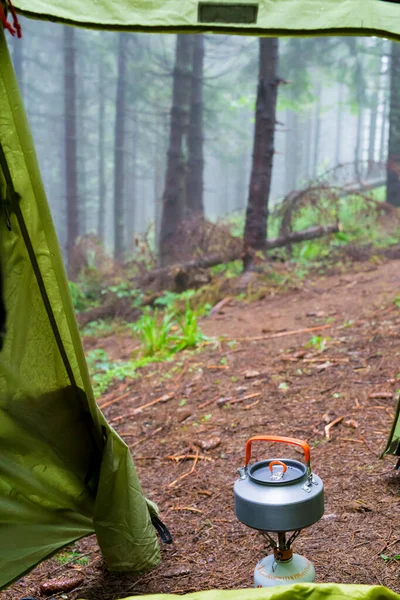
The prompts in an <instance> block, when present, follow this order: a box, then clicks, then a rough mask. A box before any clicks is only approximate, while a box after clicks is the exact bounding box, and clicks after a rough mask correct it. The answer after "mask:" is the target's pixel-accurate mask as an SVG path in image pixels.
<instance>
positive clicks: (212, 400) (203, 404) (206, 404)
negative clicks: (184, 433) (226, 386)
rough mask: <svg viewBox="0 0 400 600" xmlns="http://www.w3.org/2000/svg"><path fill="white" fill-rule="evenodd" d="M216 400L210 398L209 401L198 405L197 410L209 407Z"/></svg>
mask: <svg viewBox="0 0 400 600" xmlns="http://www.w3.org/2000/svg"><path fill="white" fill-rule="evenodd" d="M218 398H219V396H218ZM218 398H211V400H206V401H205V402H203V403H202V404H199V408H205V407H206V406H209V405H210V404H212V403H213V402H215V401H216V400H218Z"/></svg>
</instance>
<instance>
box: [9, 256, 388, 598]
mask: <svg viewBox="0 0 400 600" xmlns="http://www.w3.org/2000/svg"><path fill="white" fill-rule="evenodd" d="M399 266H400V262H399V261H389V262H385V263H383V264H380V265H373V264H370V263H367V264H362V265H358V266H357V268H355V269H354V270H353V271H352V272H348V273H346V274H345V275H333V276H330V277H319V278H316V279H313V280H309V281H308V282H307V283H306V284H305V285H304V287H303V288H302V289H300V290H297V291H290V292H288V293H283V294H280V295H275V296H274V297H267V298H264V299H263V300H262V301H258V302H255V303H252V304H246V303H243V302H242V303H239V302H234V301H232V303H230V304H227V305H225V306H224V307H223V309H222V310H221V311H220V313H218V314H214V315H213V316H210V317H208V318H206V319H204V320H203V321H202V323H201V326H202V329H203V331H204V332H205V333H207V334H208V335H210V336H213V337H218V336H225V338H224V341H220V342H219V343H217V344H208V345H207V346H206V347H205V348H204V349H202V351H201V352H186V353H183V354H181V355H179V357H177V358H176V361H175V362H174V363H164V364H161V365H156V366H150V367H148V368H146V369H144V370H143V375H142V377H141V378H140V379H138V380H136V381H134V382H131V383H128V384H127V383H126V382H125V383H120V384H118V385H117V386H116V387H115V389H114V390H112V393H111V394H108V396H107V397H105V398H102V399H101V400H100V401H99V404H102V403H104V402H105V401H107V400H110V399H115V398H117V397H118V396H119V395H123V394H125V393H126V392H130V393H128V394H127V395H126V396H125V398H124V399H122V400H121V401H119V402H115V403H113V404H111V405H109V406H108V407H107V408H105V409H104V412H105V415H106V416H107V418H108V419H109V420H110V421H111V423H113V424H114V426H115V428H116V429H117V430H118V432H119V433H120V434H121V436H122V437H123V438H124V439H125V440H126V442H127V444H128V445H130V447H131V451H132V454H133V457H134V459H135V464H136V467H137V470H138V473H139V476H140V479H141V482H142V486H143V488H144V490H145V493H146V494H147V496H148V497H149V498H150V499H152V500H154V501H155V502H156V503H157V504H158V506H159V508H160V511H161V515H160V516H161V518H162V520H163V521H164V522H165V524H166V525H167V526H168V527H169V529H170V530H171V532H172V535H173V538H174V543H173V545H171V546H165V545H164V546H163V547H162V558H163V560H162V563H161V565H160V566H159V567H158V568H157V569H155V570H154V571H153V572H151V573H149V574H146V575H144V576H142V577H134V576H131V575H124V576H115V575H110V574H108V573H107V572H106V571H105V570H104V568H103V565H102V561H101V557H100V554H99V551H98V548H97V545H96V541H95V538H94V537H93V538H89V539H86V540H82V541H81V542H78V543H77V544H76V545H75V549H77V550H79V551H81V552H82V553H85V554H86V553H89V554H88V560H89V564H88V565H86V566H81V567H77V566H76V565H75V566H74V565H71V564H70V565H66V566H65V567H61V570H59V571H58V573H57V575H64V574H68V573H70V572H71V571H76V569H77V568H78V569H79V570H81V571H82V572H83V573H84V574H85V576H86V580H85V583H84V584H83V585H82V586H81V588H79V590H75V591H74V592H71V593H69V594H64V595H63V596H62V598H63V599H65V598H71V599H74V598H85V599H87V600H95V599H96V600H97V599H99V598H100V599H104V600H106V599H107V600H108V599H110V600H111V599H113V598H124V597H126V596H129V595H136V594H150V593H160V592H174V593H185V592H191V591H199V590H206V589H212V588H220V589H229V588H239V587H250V586H252V574H253V569H254V566H255V564H256V562H257V561H258V560H259V559H260V558H261V557H262V556H264V555H265V553H266V549H265V547H264V542H263V539H262V538H261V535H260V534H259V533H257V532H255V531H252V530H250V529H249V528H247V527H245V526H244V525H242V524H241V523H239V522H238V520H237V519H236V517H235V514H234V512H233V484H234V481H235V479H236V477H237V474H236V469H237V468H238V467H240V466H242V465H243V459H244V447H245V443H246V440H247V439H248V438H249V437H251V436H253V435H255V434H279V435H285V436H293V437H298V438H302V439H304V440H307V441H308V443H309V444H310V446H311V449H312V450H311V461H312V467H313V470H314V471H315V472H316V473H317V474H318V475H319V476H320V477H321V478H322V479H323V481H324V484H325V489H326V498H325V501H326V506H325V515H324V517H323V518H322V519H321V520H320V521H319V522H318V523H316V524H315V525H313V526H311V527H310V528H308V529H306V530H305V531H303V532H302V534H301V535H300V537H299V538H298V540H297V541H296V542H295V551H297V552H298V553H302V554H305V555H306V556H307V557H308V558H309V559H310V560H312V561H313V563H314V565H315V568H316V580H317V581H318V582H342V583H362V584H382V585H385V586H387V587H389V588H391V589H392V590H395V591H397V592H399V593H400V562H397V561H396V560H386V561H385V560H384V559H383V558H382V557H381V556H380V555H382V554H383V555H385V556H388V557H392V556H394V555H396V554H400V529H399V523H400V499H399V498H400V497H399V490H400V477H399V474H398V473H396V472H395V470H394V466H395V464H396V458H395V457H393V456H388V457H385V458H384V459H383V460H381V459H380V458H379V456H380V453H381V452H382V450H383V449H384V447H385V444H386V440H387V437H388V434H389V430H390V427H391V425H392V422H393V417H394V411H395V406H396V390H397V389H398V388H400V380H399V379H398V377H399V374H400V308H399V307H397V306H396V305H395V303H394V302H393V299H394V297H395V296H396V294H397V293H398V292H400V268H399ZM323 325H326V326H328V327H326V329H320V330H316V331H315V332H303V333H298V334H293V333H292V332H293V331H294V330H302V329H308V328H313V327H320V326H323ZM277 333H286V335H281V336H277V337H271V336H274V335H275V334H277ZM288 333H289V335H288ZM313 335H314V336H318V337H320V338H323V340H322V341H321V339H320V340H314V344H313V343H311V344H308V345H307V343H309V341H310V339H311V338H312V336H313ZM251 338H256V339H251ZM235 342H236V343H235ZM132 343H133V342H132V338H131V337H130V336H128V335H121V336H119V337H116V336H112V337H108V338H105V339H103V340H101V339H99V340H97V341H96V340H94V339H90V340H87V341H86V346H87V348H93V347H96V346H97V347H103V348H104V349H105V350H106V351H107V352H108V353H109V354H110V355H111V356H112V357H113V358H126V357H127V356H129V353H130V352H131V348H132ZM166 394H169V395H170V396H171V399H170V400H168V401H166V402H158V403H156V404H154V405H153V406H151V407H149V408H147V409H145V410H143V411H142V412H141V414H140V415H139V416H136V417H130V418H129V417H124V415H126V414H127V413H129V412H130V411H131V410H132V409H133V408H135V407H138V406H141V405H143V404H145V403H148V402H151V401H152V400H155V399H158V398H160V397H162V396H164V395H166ZM223 398H225V399H226V401H227V402H228V400H229V399H230V401H231V404H229V403H227V404H225V406H223V400H222V399H223ZM245 398H247V399H245ZM239 399H241V401H239V402H235V401H236V400H239ZM336 418H341V420H340V422H338V423H337V424H336V425H334V426H332V428H331V429H330V439H327V434H326V431H325V427H326V425H327V424H328V423H330V422H332V421H334V420H335V419H336ZM204 442H209V443H210V444H211V445H213V444H217V443H218V442H219V443H218V445H217V446H216V447H214V448H212V449H209V450H204V449H201V448H200V449H199V446H196V443H197V444H200V445H201V444H202V443H203V445H204ZM196 448H197V450H196ZM198 452H199V460H198V462H197V464H196V465H195V469H194V471H193V472H192V473H191V474H189V475H187V476H186V477H184V478H181V479H179V478H180V477H181V476H182V475H183V474H185V473H188V472H189V471H190V470H191V469H192V467H193V465H194V461H193V459H188V460H180V461H179V462H177V461H175V460H173V459H171V458H170V457H171V456H175V457H177V456H182V455H186V454H190V455H194V456H196V454H197V453H198ZM254 454H255V458H258V459H261V458H267V457H269V456H273V455H277V454H278V455H280V456H283V457H296V458H300V455H299V454H297V453H296V451H295V450H294V449H292V448H290V447H286V446H285V447H284V446H282V447H280V448H279V447H277V446H273V445H271V446H267V445H266V444H258V445H255V446H254ZM174 482H176V483H174ZM268 552H269V551H268ZM55 569H60V566H59V563H57V562H56V560H55V559H51V560H49V561H46V562H45V563H43V564H42V565H40V567H38V568H37V569H35V570H34V571H33V572H32V573H31V574H29V575H27V576H26V577H24V578H23V579H21V580H19V581H18V582H17V583H15V584H14V585H13V586H12V587H11V588H10V589H9V590H7V591H6V592H3V594H2V595H1V598H4V599H7V600H9V599H10V600H11V599H12V600H14V599H17V598H21V597H22V596H24V595H30V596H36V597H37V596H38V595H39V594H38V585H39V583H41V582H43V581H46V580H47V579H49V578H51V577H52V575H53V574H54V571H55Z"/></svg>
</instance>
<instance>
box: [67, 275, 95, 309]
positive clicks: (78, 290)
mask: <svg viewBox="0 0 400 600" xmlns="http://www.w3.org/2000/svg"><path fill="white" fill-rule="evenodd" d="M68 286H69V292H70V294H71V298H72V304H73V306H74V309H75V310H76V311H77V312H81V311H84V310H86V309H87V308H89V307H90V306H91V305H92V300H91V299H90V298H88V297H87V295H86V294H85V292H84V291H83V289H82V287H81V286H80V285H79V284H78V283H75V282H74V281H68Z"/></svg>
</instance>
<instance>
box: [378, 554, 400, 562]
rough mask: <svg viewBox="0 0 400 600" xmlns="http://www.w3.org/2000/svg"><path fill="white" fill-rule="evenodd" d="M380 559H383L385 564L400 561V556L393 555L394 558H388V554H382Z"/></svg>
mask: <svg viewBox="0 0 400 600" xmlns="http://www.w3.org/2000/svg"><path fill="white" fill-rule="evenodd" d="M380 557H381V558H383V560H384V561H385V562H389V561H391V560H394V561H396V562H399V561H400V554H393V555H392V556H388V555H387V554H380Z"/></svg>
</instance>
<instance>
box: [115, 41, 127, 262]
mask: <svg viewBox="0 0 400 600" xmlns="http://www.w3.org/2000/svg"><path fill="white" fill-rule="evenodd" d="M118 35H119V40H118V75H117V95H116V100H115V138H114V258H115V259H117V260H119V259H121V258H122V255H123V252H124V248H125V243H124V242H125V239H124V238H125V227H124V223H125V219H124V157H125V152H124V150H125V148H124V144H125V80H126V45H127V40H128V37H127V34H126V33H119V34H118Z"/></svg>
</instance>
